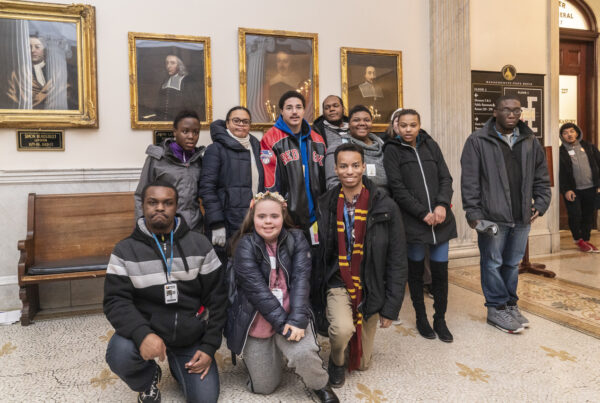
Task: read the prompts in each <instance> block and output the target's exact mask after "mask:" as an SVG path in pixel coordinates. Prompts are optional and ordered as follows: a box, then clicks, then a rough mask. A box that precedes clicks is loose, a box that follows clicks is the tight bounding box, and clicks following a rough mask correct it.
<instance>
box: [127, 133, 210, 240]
mask: <svg viewBox="0 0 600 403" xmlns="http://www.w3.org/2000/svg"><path fill="white" fill-rule="evenodd" d="M173 141H174V140H171V139H168V140H165V141H164V142H163V143H162V144H161V145H159V146H155V145H152V144H151V145H149V146H148V148H147V149H146V154H148V157H146V162H145V163H144V168H143V169H142V174H141V175H140V182H139V184H138V187H137V189H136V191H135V218H136V220H137V219H138V218H140V217H141V216H142V215H143V209H142V191H143V190H144V187H145V186H146V185H147V184H149V183H151V182H154V181H157V180H160V181H165V182H168V183H170V184H172V185H173V186H175V188H176V189H177V193H179V198H178V200H177V213H179V214H181V216H182V217H183V219H184V220H185V222H186V223H187V225H188V226H189V227H190V228H191V229H195V228H196V227H197V226H199V225H201V224H202V214H201V213H200V206H199V203H198V179H200V169H201V167H202V155H203V154H204V148H205V147H200V148H197V149H196V152H195V153H194V155H192V157H191V158H190V160H189V161H188V162H185V163H184V162H181V160H180V159H179V158H177V157H176V156H175V154H173V152H172V151H171V149H170V147H169V144H170V143H171V142H173Z"/></svg>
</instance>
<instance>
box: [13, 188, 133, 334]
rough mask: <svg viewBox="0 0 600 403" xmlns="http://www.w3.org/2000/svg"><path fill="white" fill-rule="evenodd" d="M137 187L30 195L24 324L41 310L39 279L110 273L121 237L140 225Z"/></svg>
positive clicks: (23, 264)
mask: <svg viewBox="0 0 600 403" xmlns="http://www.w3.org/2000/svg"><path fill="white" fill-rule="evenodd" d="M134 217H135V213H134V198H133V192H119V193H77V194H54V195H36V194H35V193H30V194H29V199H28V206H27V236H26V238H25V240H22V241H19V243H18V248H19V250H20V251H21V257H20V259H19V287H20V290H19V297H20V298H21V301H22V303H23V308H22V310H21V324H22V325H23V326H27V325H29V324H30V323H31V321H32V320H33V317H34V316H35V314H36V313H37V312H38V311H39V310H40V305H39V289H38V284H40V283H45V282H50V281H63V280H78V279H86V278H97V277H104V276H105V274H106V266H107V264H108V260H109V258H110V254H111V252H112V250H113V248H114V246H115V244H116V243H117V242H119V241H120V240H121V239H123V238H125V237H127V236H128V235H129V234H131V232H132V231H133V228H134Z"/></svg>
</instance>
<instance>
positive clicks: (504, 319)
mask: <svg viewBox="0 0 600 403" xmlns="http://www.w3.org/2000/svg"><path fill="white" fill-rule="evenodd" d="M520 116H521V102H520V101H519V99H518V98H517V97H515V96H514V95H504V96H501V97H500V98H498V100H497V101H496V106H495V108H494V117H493V118H491V119H490V120H488V121H487V122H486V124H485V125H484V126H483V127H482V128H481V129H479V130H477V131H475V132H474V133H473V134H471V135H470V136H469V138H468V139H467V141H466V143H465V146H464V149H463V153H462V156H461V159H460V162H461V167H462V174H461V182H462V183H461V191H462V201H463V208H464V210H465V212H466V216H467V221H468V222H469V225H470V226H471V228H477V227H478V224H481V225H483V224H486V223H485V222H482V221H483V220H485V221H491V222H493V223H495V224H496V225H497V233H495V234H490V233H487V232H485V231H482V232H479V233H478V243H479V252H480V254H481V285H482V289H483V295H484V296H485V305H486V306H487V308H488V315H487V321H488V323H489V324H490V325H492V326H495V327H497V328H498V329H500V330H502V331H505V332H508V333H519V332H521V331H522V330H523V328H525V327H528V326H529V321H528V320H527V319H526V318H525V317H524V316H523V315H522V314H521V313H520V311H519V308H518V307H517V300H518V299H519V297H518V296H517V283H518V281H519V262H520V261H521V259H522V258H523V255H524V254H525V248H526V245H527V238H528V236H529V229H530V226H531V223H532V222H533V221H534V220H535V219H536V218H537V217H539V216H541V215H542V214H544V213H545V212H546V210H547V209H548V206H549V205H550V197H551V195H552V193H551V191H550V179H549V176H548V167H547V165H546V157H545V155H544V150H543V149H542V146H541V145H540V143H539V142H538V141H537V139H536V138H535V136H534V135H533V132H532V131H531V129H530V128H529V127H528V126H527V125H526V124H525V123H523V122H522V121H521V120H519V117H520ZM532 201H533V202H532ZM481 225H480V226H481Z"/></svg>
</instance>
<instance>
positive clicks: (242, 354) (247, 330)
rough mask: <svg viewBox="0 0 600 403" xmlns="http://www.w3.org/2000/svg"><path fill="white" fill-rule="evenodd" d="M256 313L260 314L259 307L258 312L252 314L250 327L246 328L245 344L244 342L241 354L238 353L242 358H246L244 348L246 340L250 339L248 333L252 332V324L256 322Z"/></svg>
mask: <svg viewBox="0 0 600 403" xmlns="http://www.w3.org/2000/svg"><path fill="white" fill-rule="evenodd" d="M256 315H258V309H257V310H256V312H254V315H253V316H252V320H251V321H250V324H249V325H248V329H246V337H244V344H242V350H241V351H240V354H239V355H238V357H240V359H243V358H244V348H245V347H246V342H247V341H248V333H250V328H251V327H252V324H253V323H254V320H255V319H256Z"/></svg>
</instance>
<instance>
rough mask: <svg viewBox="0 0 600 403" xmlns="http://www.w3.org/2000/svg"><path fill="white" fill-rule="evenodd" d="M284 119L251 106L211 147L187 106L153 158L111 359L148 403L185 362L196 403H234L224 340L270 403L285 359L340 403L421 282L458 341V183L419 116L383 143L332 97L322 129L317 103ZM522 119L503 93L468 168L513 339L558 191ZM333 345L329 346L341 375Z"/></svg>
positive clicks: (363, 115) (116, 289) (502, 320)
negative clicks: (452, 319) (540, 231)
mask: <svg viewBox="0 0 600 403" xmlns="http://www.w3.org/2000/svg"><path fill="white" fill-rule="evenodd" d="M278 106H279V110H280V115H279V117H278V119H277V121H276V122H275V125H274V126H273V128H271V129H270V130H269V131H267V132H266V133H265V134H264V135H263V137H262V139H261V140H260V141H259V140H258V139H256V138H255V137H254V136H253V135H251V134H250V124H251V121H252V120H251V119H252V117H251V115H250V112H249V110H248V109H246V108H245V107H242V106H236V107H233V108H231V109H230V110H229V112H228V113H227V115H226V117H225V120H217V121H215V122H213V123H212V124H211V125H210V133H211V137H212V144H211V145H209V146H208V147H206V148H205V147H196V145H197V141H198V136H199V129H200V119H199V118H198V116H197V115H196V114H195V113H194V112H189V111H182V112H180V113H179V114H178V115H177V117H176V118H175V120H174V139H168V140H166V141H165V142H164V143H163V144H161V145H160V146H154V145H151V146H149V147H148V149H147V151H146V153H147V154H148V157H147V159H146V162H145V164H144V168H143V170H142V176H141V178H140V183H139V186H138V189H137V191H136V193H135V198H136V228H135V230H134V232H133V233H132V235H131V236H130V237H128V238H126V239H125V240H123V241H121V242H119V243H118V244H117V245H116V247H115V249H114V251H113V254H112V256H111V259H110V263H109V265H108V268H107V276H106V280H105V297H104V311H105V314H106V316H107V318H108V320H109V321H110V322H111V324H112V325H113V326H114V328H115V330H116V332H115V335H114V336H113V337H112V339H111V341H110V343H109V345H108V349H107V355H106V359H107V362H108V364H109V366H110V368H111V369H112V371H113V372H114V373H116V374H117V375H118V376H119V377H120V378H121V379H123V380H124V381H125V382H126V383H127V385H128V386H129V387H130V388H131V389H132V390H134V391H137V392H139V401H142V402H147V401H150V402H155V401H160V392H159V390H158V382H159V381H160V378H161V375H162V374H161V369H160V366H158V365H157V364H156V362H155V359H156V358H159V359H160V360H163V359H165V358H167V359H168V361H169V366H170V369H171V373H172V375H173V377H174V378H175V379H176V380H177V381H178V383H179V384H180V385H181V387H182V389H183V391H184V393H185V396H186V399H187V400H188V401H216V399H217V398H218V395H219V378H218V372H217V368H216V364H215V360H214V354H215V352H216V350H217V349H218V348H219V347H220V345H221V337H222V334H223V333H224V335H225V337H226V339H227V346H228V347H229V349H230V350H231V352H232V358H233V361H234V362H235V361H236V358H242V359H243V361H244V364H245V367H246V368H247V372H248V387H249V389H250V390H251V391H252V392H254V393H259V394H269V393H272V392H273V391H274V390H275V389H276V388H277V387H278V385H279V383H280V381H281V375H282V365H283V360H282V356H283V357H285V358H286V359H287V365H288V366H289V367H291V368H294V369H295V371H296V373H297V374H298V375H299V376H300V377H301V378H302V380H303V382H304V383H305V385H306V386H307V387H308V388H310V389H313V390H314V392H315V394H316V396H317V397H318V398H319V399H320V401H323V402H337V401H338V398H337V396H336V394H335V392H334V390H333V389H332V387H333V388H339V387H341V386H342V385H343V384H344V382H345V377H346V369H348V371H350V372H351V371H353V370H366V369H368V368H369V366H370V364H371V358H372V353H373V342H374V336H375V333H376V329H377V327H378V326H379V327H381V328H387V327H389V326H390V325H391V324H392V323H393V321H395V320H397V318H398V314H399V311H400V308H401V305H402V301H403V299H404V290H405V288H406V283H407V282H408V285H409V290H410V295H411V299H412V303H413V306H414V308H415V313H416V326H417V329H418V332H419V333H420V334H421V335H422V336H423V337H425V338H427V339H434V338H436V337H437V338H439V339H440V340H441V341H444V342H452V341H453V335H452V333H451V332H450V330H449V329H448V326H447V323H446V317H445V316H446V315H445V314H446V309H447V305H448V251H449V248H448V244H449V241H450V240H451V239H452V238H455V237H456V236H457V233H456V222H455V217H454V215H453V213H452V195H453V188H452V176H451V174H450V172H449V170H448V167H447V165H446V162H445V160H444V156H443V153H442V151H441V149H440V147H439V145H438V144H437V143H436V141H435V140H434V137H433V136H431V135H429V134H428V133H427V132H425V130H423V129H422V128H421V119H420V115H419V113H418V112H417V111H416V110H413V109H399V110H397V111H395V112H394V113H393V115H392V119H391V122H390V127H389V130H388V132H387V133H388V134H387V135H385V136H379V135H377V134H375V133H373V132H372V131H371V129H372V121H373V117H372V115H371V111H370V110H369V108H367V107H365V106H362V105H356V106H354V107H352V108H351V109H350V110H349V112H348V115H345V114H344V105H343V103H342V100H341V98H340V97H338V96H334V95H332V96H328V97H327V98H326V99H325V100H324V102H323V116H321V117H319V118H318V119H317V120H315V122H314V124H313V125H312V127H311V125H310V124H309V123H308V122H307V121H306V120H305V119H304V112H305V107H306V101H305V99H304V97H303V96H302V95H301V94H300V93H298V92H296V91H288V92H286V93H284V94H283V95H282V96H281V98H280V100H279V105H278ZM520 113H521V109H520V103H519V100H518V99H517V98H515V97H513V96H510V95H508V96H503V97H501V98H499V99H498V101H497V102H496V107H495V109H494V117H493V118H491V119H490V120H489V121H488V122H487V123H486V125H485V126H484V127H483V128H482V129H481V130H478V131H476V132H475V133H473V134H472V135H471V136H470V137H469V138H468V140H467V142H466V144H465V147H464V151H463V154H462V157H461V164H462V168H463V169H462V189H461V190H462V198H463V207H464V210H465V212H466V218H467V220H468V222H469V224H470V225H471V226H472V227H473V228H476V229H477V230H478V232H479V234H478V237H479V238H478V242H479V247H480V251H481V277H482V287H483V292H484V296H485V300H486V306H487V308H488V323H490V324H492V325H493V326H495V327H497V328H499V329H501V330H503V331H506V332H508V333H519V332H521V331H522V330H523V328H524V327H527V326H528V324H529V323H528V321H527V319H526V318H525V317H524V316H523V315H522V314H521V313H520V311H519V309H518V306H517V300H518V297H517V292H516V290H517V281H518V263H519V261H520V259H521V258H522V256H523V254H524V250H525V245H526V242H527V235H528V232H529V227H530V223H531V222H532V221H533V220H535V219H536V218H537V217H538V216H540V215H542V214H543V213H544V212H545V211H546V209H547V208H548V206H549V203H550V195H551V193H550V186H549V177H548V171H547V167H546V159H545V156H544V153H543V149H542V147H541V146H540V144H539V143H538V141H537V140H536V139H535V136H534V135H533V133H532V131H531V130H530V129H529V128H528V127H527V126H526V125H525V124H524V123H523V122H521V121H520V120H519V115H520ZM596 178H597V176H596ZM203 234H206V236H205V235H203ZM426 256H428V258H429V261H428V262H427V263H428V264H427V266H429V268H430V271H431V282H432V284H431V293H432V295H433V299H434V304H433V307H434V315H433V327H432V326H431V325H430V322H429V320H428V318H427V314H426V309H425V303H424V291H423V290H424V288H423V285H424V284H423V277H424V271H425V267H426ZM317 333H320V334H322V335H324V336H327V337H329V341H330V345H331V353H330V357H329V363H328V365H327V367H326V368H325V367H324V365H323V362H322V360H321V358H320V356H319V351H320V347H319V343H318V341H317V338H316V334H317Z"/></svg>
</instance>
